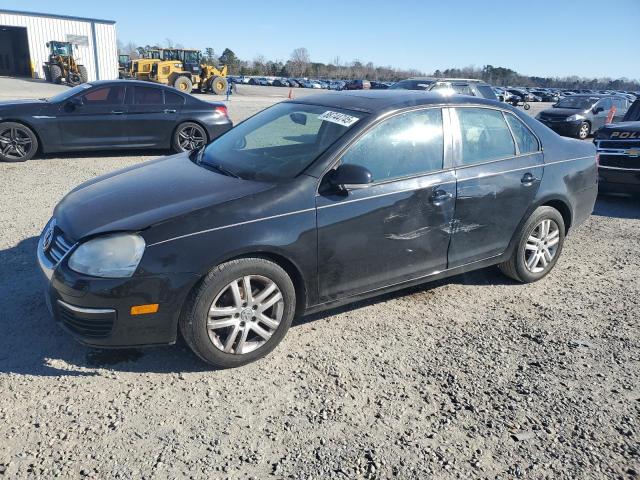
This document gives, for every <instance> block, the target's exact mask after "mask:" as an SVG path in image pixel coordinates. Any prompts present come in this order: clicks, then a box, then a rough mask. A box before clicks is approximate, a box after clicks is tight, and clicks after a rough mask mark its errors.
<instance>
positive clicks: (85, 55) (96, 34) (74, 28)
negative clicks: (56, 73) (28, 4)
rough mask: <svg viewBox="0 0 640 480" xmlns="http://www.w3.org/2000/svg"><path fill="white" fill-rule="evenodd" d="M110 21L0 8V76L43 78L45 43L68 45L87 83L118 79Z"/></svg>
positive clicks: (113, 35) (114, 34)
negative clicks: (84, 70) (85, 71)
mask: <svg viewBox="0 0 640 480" xmlns="http://www.w3.org/2000/svg"><path fill="white" fill-rule="evenodd" d="M115 23H116V22H114V21H112V20H98V19H95V18H81V17H67V16H64V15H48V14H45V13H32V12H20V11H16V10H4V9H0V76H22V77H32V78H44V70H43V65H44V63H45V62H46V61H48V59H49V49H48V48H47V42H50V41H60V42H71V43H72V44H74V45H76V50H75V52H74V57H75V58H76V61H77V62H78V63H79V64H81V65H84V66H85V67H86V68H87V73H88V76H89V80H112V79H115V78H118V47H117V39H116V26H115Z"/></svg>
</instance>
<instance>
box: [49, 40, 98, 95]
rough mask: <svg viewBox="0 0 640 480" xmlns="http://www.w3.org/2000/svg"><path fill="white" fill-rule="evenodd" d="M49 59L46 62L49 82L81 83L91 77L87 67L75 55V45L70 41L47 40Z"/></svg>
mask: <svg viewBox="0 0 640 480" xmlns="http://www.w3.org/2000/svg"><path fill="white" fill-rule="evenodd" d="M47 48H49V61H48V62H45V64H44V76H45V79H46V80H47V81H48V82H52V83H63V82H65V83H67V84H69V85H80V84H81V83H86V82H87V80H88V79H89V77H88V74H87V69H86V67H85V66H84V65H80V64H78V63H77V62H76V60H75V58H74V57H73V50H74V48H73V45H72V44H71V43H69V42H58V41H51V42H47Z"/></svg>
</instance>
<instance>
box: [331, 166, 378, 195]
mask: <svg viewBox="0 0 640 480" xmlns="http://www.w3.org/2000/svg"><path fill="white" fill-rule="evenodd" d="M330 175H331V176H330V177H329V181H330V183H331V185H333V186H334V187H338V188H340V189H342V190H350V189H356V188H364V187H366V186H367V185H369V184H370V183H372V182H373V175H372V174H371V172H370V171H369V169H367V168H366V167H363V166H362V165H356V164H350V163H343V164H342V165H340V166H339V167H338V168H337V169H335V170H334V171H333V172H332V173H331V174H330Z"/></svg>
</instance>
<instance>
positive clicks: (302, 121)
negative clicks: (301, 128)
mask: <svg viewBox="0 0 640 480" xmlns="http://www.w3.org/2000/svg"><path fill="white" fill-rule="evenodd" d="M289 118H290V119H291V121H292V122H293V123H297V124H298V125H306V124H307V116H306V115H305V114H304V113H300V112H293V113H291V114H289Z"/></svg>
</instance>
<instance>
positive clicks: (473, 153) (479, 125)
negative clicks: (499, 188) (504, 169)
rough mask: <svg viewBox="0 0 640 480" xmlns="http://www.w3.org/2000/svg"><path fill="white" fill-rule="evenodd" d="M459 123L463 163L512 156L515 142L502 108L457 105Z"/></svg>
mask: <svg viewBox="0 0 640 480" xmlns="http://www.w3.org/2000/svg"><path fill="white" fill-rule="evenodd" d="M456 113H457V114H458V119H459V122H460V135H461V143H462V155H461V157H460V158H459V160H458V163H459V164H460V165H475V164H478V163H484V162H490V161H493V160H500V159H503V158H509V157H513V156H515V154H516V147H515V143H514V142H513V137H512V136H511V132H510V131H509V127H508V126H507V123H506V121H505V119H504V117H503V116H502V112H501V111H500V110H493V109H488V108H456Z"/></svg>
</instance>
